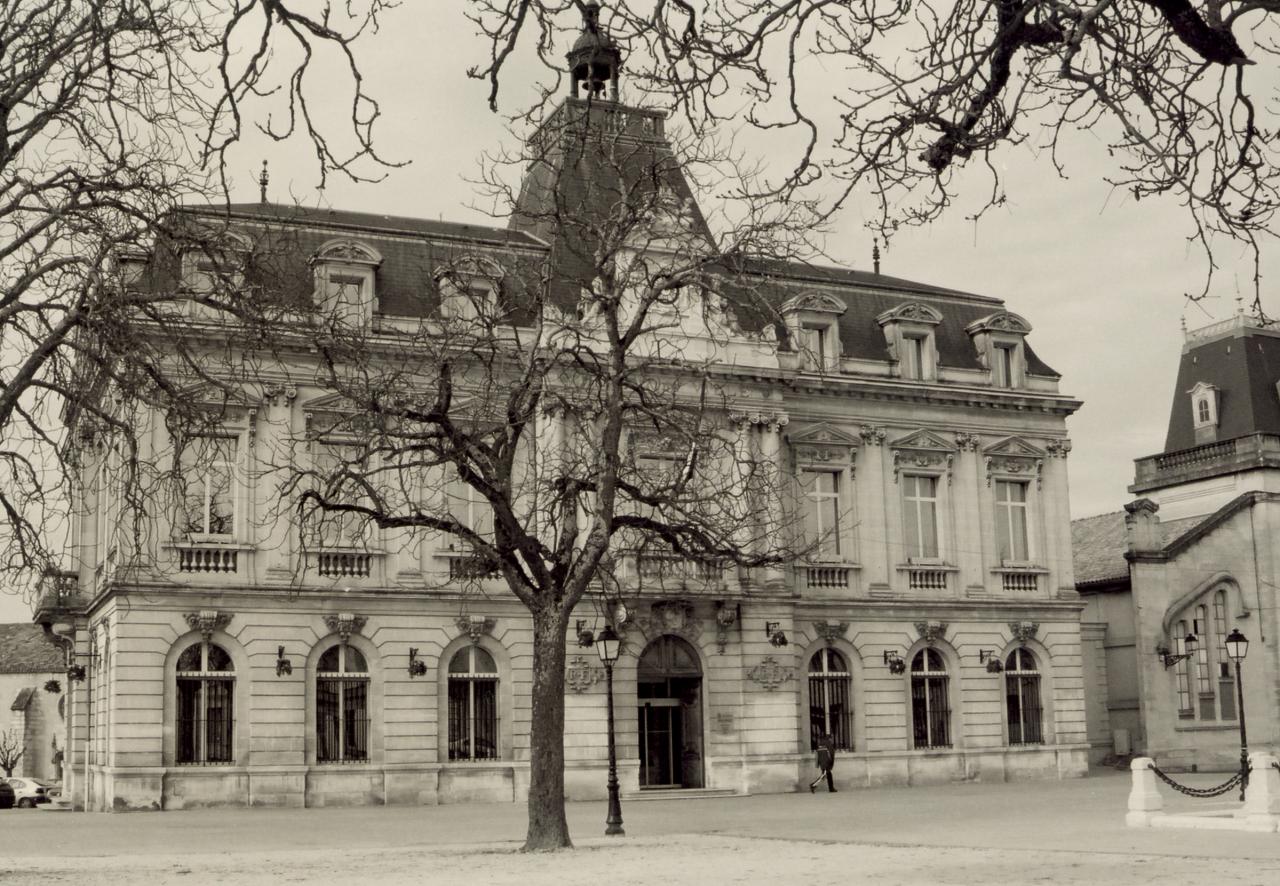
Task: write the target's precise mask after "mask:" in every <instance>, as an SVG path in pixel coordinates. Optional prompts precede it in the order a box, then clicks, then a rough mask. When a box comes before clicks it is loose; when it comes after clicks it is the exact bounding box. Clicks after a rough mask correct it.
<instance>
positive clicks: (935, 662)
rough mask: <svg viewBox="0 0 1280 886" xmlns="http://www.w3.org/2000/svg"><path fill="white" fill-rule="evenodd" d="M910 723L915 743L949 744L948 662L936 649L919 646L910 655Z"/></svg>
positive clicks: (918, 744)
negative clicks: (916, 650)
mask: <svg viewBox="0 0 1280 886" xmlns="http://www.w3.org/2000/svg"><path fill="white" fill-rule="evenodd" d="M911 723H912V735H913V737H914V741H915V747H917V748H949V747H951V703H950V697H949V690H948V677H947V665H946V663H945V662H944V661H943V660H942V653H940V652H938V651H937V650H936V649H921V650H920V651H919V652H917V653H916V654H915V657H914V658H912V659H911Z"/></svg>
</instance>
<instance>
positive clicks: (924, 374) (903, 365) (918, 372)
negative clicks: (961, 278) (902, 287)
mask: <svg viewBox="0 0 1280 886" xmlns="http://www.w3.org/2000/svg"><path fill="white" fill-rule="evenodd" d="M876 322H877V323H879V324H880V328H881V329H882V330H883V331H884V342H885V348H886V349H887V350H888V352H889V359H890V360H891V361H893V363H894V368H895V374H896V375H897V376H898V377H899V378H905V379H914V380H916V381H934V380H935V379H937V377H938V347H937V339H936V337H935V335H934V330H935V329H936V328H937V326H938V324H939V323H941V322H942V315H941V314H940V313H938V312H937V311H936V310H935V309H933V308H931V307H930V306H929V305H926V304H921V303H919V302H907V303H905V304H901V305H898V306H897V307H896V308H892V309H890V310H888V311H885V312H884V313H883V314H881V315H880V316H879V317H876Z"/></svg>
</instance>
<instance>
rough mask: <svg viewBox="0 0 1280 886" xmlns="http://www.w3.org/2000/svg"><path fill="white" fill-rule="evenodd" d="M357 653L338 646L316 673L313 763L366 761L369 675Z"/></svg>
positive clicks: (328, 654)
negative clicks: (314, 758) (314, 759)
mask: <svg viewBox="0 0 1280 886" xmlns="http://www.w3.org/2000/svg"><path fill="white" fill-rule="evenodd" d="M368 670H369V668H368V665H367V664H366V663H365V660H364V656H363V655H361V654H360V651H359V650H357V649H353V648H352V647H350V646H346V645H341V644H340V645H337V646H334V647H332V648H330V649H329V650H328V651H326V652H325V653H324V655H322V656H320V663H319V666H318V668H317V673H316V762H319V763H353V762H362V761H366V760H368V759H369V674H368Z"/></svg>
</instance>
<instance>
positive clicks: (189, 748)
mask: <svg viewBox="0 0 1280 886" xmlns="http://www.w3.org/2000/svg"><path fill="white" fill-rule="evenodd" d="M234 670H235V668H234V666H233V665H232V664H231V656H229V655H228V654H227V652H226V650H224V649H223V648H222V647H221V646H218V645H216V644H214V643H205V642H200V643H195V644H193V645H191V646H188V647H187V648H186V649H185V650H183V652H182V655H180V656H179V657H178V666H177V675H176V680H177V705H176V721H175V723H174V735H175V746H174V758H175V761H176V762H177V763H179V764H182V765H196V766H198V765H208V764H212V763H231V762H233V761H234V760H235V747H234V736H235V716H234V714H235V675H234V673H233V671H234Z"/></svg>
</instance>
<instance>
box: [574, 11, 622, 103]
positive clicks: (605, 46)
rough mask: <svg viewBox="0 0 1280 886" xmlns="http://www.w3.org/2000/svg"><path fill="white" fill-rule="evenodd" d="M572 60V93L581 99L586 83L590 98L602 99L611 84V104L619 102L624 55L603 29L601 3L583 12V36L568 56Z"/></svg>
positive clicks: (580, 36)
mask: <svg viewBox="0 0 1280 886" xmlns="http://www.w3.org/2000/svg"><path fill="white" fill-rule="evenodd" d="M565 57H566V58H567V59H568V60H569V80H570V89H571V92H570V94H571V95H572V96H573V97H574V98H578V97H579V91H580V89H581V87H582V86H583V85H584V84H585V86H586V92H587V98H592V97H596V98H603V93H604V88H605V84H606V83H608V84H609V99H610V101H615V102H616V101H617V100H618V71H619V69H621V68H622V52H621V50H619V49H618V47H617V45H616V44H614V42H613V40H611V39H610V38H609V35H608V34H607V33H606V32H605V31H604V30H603V29H602V28H601V27H600V4H599V3H596V2H594V0H591V2H589V3H587V4H586V5H585V6H584V7H583V9H582V33H581V34H580V35H579V36H578V39H577V40H576V41H575V42H574V44H573V49H570V50H569V52H568V53H567V54H566V56H565Z"/></svg>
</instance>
